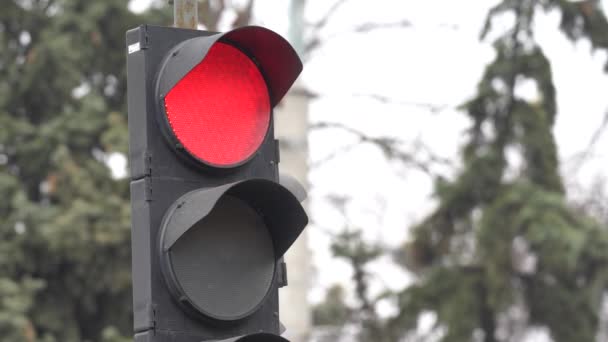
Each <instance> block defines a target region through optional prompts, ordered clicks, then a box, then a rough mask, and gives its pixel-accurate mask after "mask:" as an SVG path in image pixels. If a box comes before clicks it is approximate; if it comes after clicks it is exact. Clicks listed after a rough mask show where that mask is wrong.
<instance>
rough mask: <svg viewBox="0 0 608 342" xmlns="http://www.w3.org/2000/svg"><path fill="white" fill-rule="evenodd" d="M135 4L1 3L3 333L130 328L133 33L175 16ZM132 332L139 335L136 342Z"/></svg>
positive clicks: (45, 334) (8, 337)
mask: <svg viewBox="0 0 608 342" xmlns="http://www.w3.org/2000/svg"><path fill="white" fill-rule="evenodd" d="M127 4H128V1H125V0H105V1H78V0H9V1H3V3H2V10H1V11H0V194H1V195H2V196H1V197H0V217H2V219H1V220H0V335H1V336H2V340H3V341H15V342H20V341H28V342H32V341H45V342H47V341H48V342H53V341H57V342H63V341H102V340H104V341H121V340H122V338H121V336H132V321H131V317H130V316H131V288H130V283H131V279H130V264H131V255H130V254H131V252H130V218H129V189H128V181H127V180H126V179H120V180H118V179H114V178H113V177H112V175H111V171H110V169H109V167H108V165H107V162H106V160H107V157H108V155H109V154H110V153H114V152H118V153H126V150H127V130H126V71H125V38H124V37H125V32H126V30H127V29H129V28H133V27H135V26H137V25H139V24H141V23H145V22H153V23H158V24H162V23H167V22H168V19H169V13H170V11H168V10H166V11H165V14H161V13H160V12H154V13H152V14H149V15H148V16H147V17H143V16H140V17H138V16H136V15H134V14H133V13H131V12H129V11H128V9H127ZM129 340H130V339H129Z"/></svg>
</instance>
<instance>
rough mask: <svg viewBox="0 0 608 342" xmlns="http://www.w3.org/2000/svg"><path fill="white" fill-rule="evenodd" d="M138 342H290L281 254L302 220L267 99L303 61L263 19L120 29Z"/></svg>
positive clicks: (299, 193) (274, 99)
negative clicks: (218, 25) (245, 23)
mask: <svg viewBox="0 0 608 342" xmlns="http://www.w3.org/2000/svg"><path fill="white" fill-rule="evenodd" d="M127 52H128V57H127V70H128V75H127V78H128V110H129V139H130V141H129V143H130V148H129V159H130V171H131V173H130V174H131V206H132V254H133V311H134V327H135V341H136V342H168V341H172V342H178V341H179V342H201V341H222V342H230V341H235V342H236V341H243V342H246V341H251V342H256V341H264V342H272V341H286V340H285V339H283V338H282V337H280V336H279V334H280V332H281V330H282V326H281V324H280V322H279V313H278V288H280V287H282V286H285V285H287V275H286V266H285V263H284V262H283V259H282V257H283V255H284V253H285V252H286V251H287V250H288V249H289V247H290V246H291V245H292V244H293V242H294V241H295V240H296V238H297V237H298V235H299V234H300V233H301V232H302V230H303V229H304V227H305V226H306V224H307V222H308V218H307V216H306V213H305V212H304V209H303V208H302V206H301V204H300V202H301V201H302V200H303V199H304V197H305V195H306V194H305V191H304V190H303V188H302V187H301V186H300V185H299V184H298V183H297V182H295V180H294V179H292V178H290V177H288V176H283V175H281V176H279V173H278V163H279V146H278V143H279V142H278V141H277V140H275V138H274V132H273V112H272V110H273V107H274V106H275V105H276V104H277V103H278V102H279V101H280V100H281V98H282V97H283V96H284V95H285V93H286V92H287V90H288V89H289V88H290V87H291V85H292V84H293V82H294V81H295V79H296V78H297V76H298V75H299V73H300V72H301V70H302V63H301V61H300V59H299V58H298V56H297V54H296V53H295V51H294V50H293V48H292V47H291V46H290V45H289V43H288V42H287V41H285V40H284V39H283V38H282V37H280V36H279V35H278V34H276V33H274V32H272V31H270V30H267V29H264V28H261V27H253V26H252V27H243V28H239V29H236V30H233V31H230V32H227V33H214V32H206V31H198V30H187V29H178V28H168V27H158V26H148V25H144V26H140V27H138V28H136V29H133V30H130V31H128V32H127Z"/></svg>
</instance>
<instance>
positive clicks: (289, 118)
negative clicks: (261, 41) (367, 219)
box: [274, 85, 312, 342]
mask: <svg viewBox="0 0 608 342" xmlns="http://www.w3.org/2000/svg"><path fill="white" fill-rule="evenodd" d="M296 87H297V85H296ZM274 118H275V121H274V122H275V135H276V137H277V138H278V139H279V145H280V148H281V161H280V163H279V169H280V170H281V173H287V174H289V175H291V176H293V177H295V178H296V179H297V180H298V181H299V182H300V183H302V185H304V186H305V187H306V188H308V186H307V176H308V163H307V161H308V142H307V133H308V100H307V99H306V98H305V97H302V96H293V95H287V96H286V97H285V98H284V99H283V101H282V102H281V104H280V105H279V106H278V107H277V108H276V110H275V116H274ZM304 205H305V207H306V203H304ZM310 260H311V256H310V250H309V248H308V239H307V230H306V229H304V232H302V234H301V235H300V237H299V238H298V240H297V241H296V243H295V244H294V245H293V246H292V247H291V248H290V249H289V250H288V251H287V254H285V262H286V263H287V277H288V278H287V279H288V286H287V287H283V288H282V289H280V290H279V298H280V300H279V304H280V308H279V317H280V318H281V322H282V323H283V324H284V325H285V327H286V328H287V331H286V332H285V334H284V336H285V337H286V338H288V339H289V340H290V341H291V342H307V341H309V339H310V332H311V329H312V314H311V308H310V304H309V303H308V291H309V289H310V287H311V278H312V269H311V261H310Z"/></svg>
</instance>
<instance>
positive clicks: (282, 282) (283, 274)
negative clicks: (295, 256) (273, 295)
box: [278, 259, 287, 288]
mask: <svg viewBox="0 0 608 342" xmlns="http://www.w3.org/2000/svg"><path fill="white" fill-rule="evenodd" d="M278 286H279V288H281V287H284V286H287V264H286V263H285V261H283V260H282V259H281V261H280V262H279V281H278Z"/></svg>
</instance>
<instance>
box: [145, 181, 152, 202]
mask: <svg viewBox="0 0 608 342" xmlns="http://www.w3.org/2000/svg"><path fill="white" fill-rule="evenodd" d="M144 187H145V193H144V199H145V201H146V202H152V180H151V179H150V177H145V178H144Z"/></svg>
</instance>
